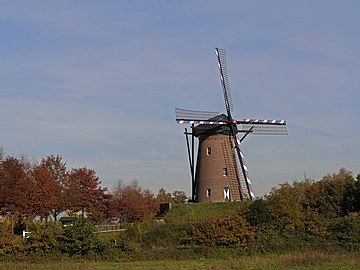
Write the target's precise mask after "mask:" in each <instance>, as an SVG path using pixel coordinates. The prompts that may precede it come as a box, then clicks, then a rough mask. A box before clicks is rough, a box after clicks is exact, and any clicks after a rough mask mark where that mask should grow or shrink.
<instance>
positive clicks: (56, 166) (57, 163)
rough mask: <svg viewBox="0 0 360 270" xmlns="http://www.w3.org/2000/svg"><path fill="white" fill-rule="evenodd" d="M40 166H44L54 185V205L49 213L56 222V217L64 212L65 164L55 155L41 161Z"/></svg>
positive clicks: (66, 174) (66, 175) (66, 176)
mask: <svg viewBox="0 0 360 270" xmlns="http://www.w3.org/2000/svg"><path fill="white" fill-rule="evenodd" d="M41 165H42V166H44V167H45V168H46V169H47V171H48V172H49V173H50V174H51V176H52V178H53V179H54V181H55V183H56V203H55V205H54V208H53V209H52V211H51V213H52V215H53V217H54V220H57V217H58V215H59V214H60V213H61V212H63V211H65V210H66V209H65V202H64V199H65V197H64V193H65V190H64V189H65V187H66V185H67V181H68V173H67V171H66V162H64V161H63V160H62V157H61V156H59V155H57V156H53V155H50V156H48V157H46V158H44V159H42V161H41Z"/></svg>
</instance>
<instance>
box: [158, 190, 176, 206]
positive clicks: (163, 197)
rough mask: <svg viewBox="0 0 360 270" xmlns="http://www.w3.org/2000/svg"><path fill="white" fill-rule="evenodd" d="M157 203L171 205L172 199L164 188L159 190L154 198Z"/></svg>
mask: <svg viewBox="0 0 360 270" xmlns="http://www.w3.org/2000/svg"><path fill="white" fill-rule="evenodd" d="M156 199H157V200H158V201H159V203H173V202H174V198H173V196H172V194H171V193H170V192H167V191H166V189H165V188H163V187H162V188H160V189H159V192H158V194H157V196H156Z"/></svg>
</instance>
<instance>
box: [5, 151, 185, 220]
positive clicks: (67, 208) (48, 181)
mask: <svg viewBox="0 0 360 270" xmlns="http://www.w3.org/2000/svg"><path fill="white" fill-rule="evenodd" d="M164 194H165V195H164ZM186 199H187V198H186V195H185V193H184V192H180V191H176V192H174V195H172V194H170V193H167V192H166V190H165V189H163V188H162V189H160V191H159V194H158V195H157V196H155V195H154V194H153V193H152V192H151V191H150V190H149V189H144V188H142V187H141V186H140V185H139V184H138V182H137V181H136V180H134V181H132V182H131V183H130V184H127V185H125V184H123V183H122V182H121V181H119V183H118V184H117V185H116V186H115V187H114V188H113V190H111V191H108V190H107V188H104V187H102V186H101V181H100V179H99V177H98V176H97V175H96V173H95V171H94V170H92V169H88V168H86V167H82V168H73V169H70V170H68V169H67V167H66V162H65V161H64V160H63V158H62V157H61V156H59V155H57V156H54V155H49V156H47V157H46V158H43V159H42V160H41V161H40V162H35V161H30V160H29V159H28V158H26V157H24V156H22V157H14V156H11V155H10V156H6V155H4V154H3V151H1V149H0V215H4V216H11V217H16V220H17V223H19V224H22V223H24V222H25V221H31V220H33V219H34V218H35V217H40V218H41V219H44V220H48V219H49V218H52V219H53V220H57V219H58V217H59V215H60V214H61V213H64V212H67V213H74V214H75V213H77V214H79V213H80V214H81V215H82V216H87V217H90V218H91V219H93V220H95V221H98V222H99V221H103V220H106V219H109V218H112V217H118V218H120V219H121V220H124V221H127V222H134V221H139V220H141V219H142V218H143V217H145V216H150V215H154V214H156V213H157V212H158V209H159V203H161V202H173V203H178V202H185V201H186Z"/></svg>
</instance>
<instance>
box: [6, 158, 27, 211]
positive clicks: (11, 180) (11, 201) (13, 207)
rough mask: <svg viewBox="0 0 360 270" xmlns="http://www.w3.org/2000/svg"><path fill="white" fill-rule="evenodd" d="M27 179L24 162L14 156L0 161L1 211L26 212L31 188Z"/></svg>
mask: <svg viewBox="0 0 360 270" xmlns="http://www.w3.org/2000/svg"><path fill="white" fill-rule="evenodd" d="M29 184H30V183H29V182H28V181H27V175H26V171H25V166H24V164H23V163H22V162H21V161H20V160H19V159H18V158H15V157H6V158H4V159H3V160H2V161H1V163H0V208H1V211H2V212H3V213H16V212H17V213H20V214H22V215H26V214H27V212H28V211H27V210H28V205H29V200H30V198H29V197H28V196H27V195H28V191H29V190H30V189H32V187H31V186H30V185H29Z"/></svg>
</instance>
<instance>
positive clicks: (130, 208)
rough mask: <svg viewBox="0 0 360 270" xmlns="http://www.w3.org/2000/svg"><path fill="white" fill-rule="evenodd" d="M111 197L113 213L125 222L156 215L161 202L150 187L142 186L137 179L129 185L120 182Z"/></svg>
mask: <svg viewBox="0 0 360 270" xmlns="http://www.w3.org/2000/svg"><path fill="white" fill-rule="evenodd" d="M112 194H113V197H112V199H111V204H110V205H111V210H112V215H113V216H116V217H119V218H121V219H122V220H124V221H125V222H136V221H141V220H142V219H143V218H144V217H146V216H154V215H155V214H156V213H157V211H158V208H159V202H158V200H157V199H156V198H155V196H154V194H153V193H152V192H151V191H150V190H149V189H144V188H142V187H141V186H140V185H139V184H138V182H137V181H136V180H134V181H132V182H131V183H130V184H128V185H124V184H123V183H122V182H119V183H118V185H117V186H116V187H115V188H114V191H113V193H112Z"/></svg>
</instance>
